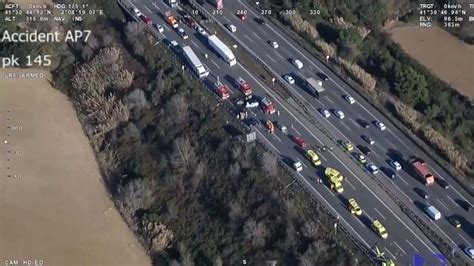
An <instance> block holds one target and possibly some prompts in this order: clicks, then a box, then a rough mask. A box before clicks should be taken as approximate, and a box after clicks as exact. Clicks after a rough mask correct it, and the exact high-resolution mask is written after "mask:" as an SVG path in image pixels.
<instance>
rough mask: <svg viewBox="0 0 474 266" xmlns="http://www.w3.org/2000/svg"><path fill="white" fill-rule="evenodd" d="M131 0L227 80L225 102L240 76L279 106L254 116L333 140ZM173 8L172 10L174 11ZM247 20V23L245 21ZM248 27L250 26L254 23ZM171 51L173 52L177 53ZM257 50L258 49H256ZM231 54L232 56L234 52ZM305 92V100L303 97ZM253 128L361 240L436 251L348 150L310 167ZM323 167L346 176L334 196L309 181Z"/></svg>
mask: <svg viewBox="0 0 474 266" xmlns="http://www.w3.org/2000/svg"><path fill="white" fill-rule="evenodd" d="M132 2H133V3H134V5H135V6H136V7H137V8H139V9H140V10H141V12H143V13H144V14H146V15H147V16H149V17H150V18H151V19H152V20H153V21H154V22H156V23H159V24H161V25H163V26H164V28H165V31H164V33H163V34H162V37H163V38H165V39H167V40H169V41H171V40H177V41H178V42H179V43H180V44H181V45H183V44H186V45H190V46H191V47H192V49H193V50H194V51H195V53H196V54H197V55H198V57H200V59H201V60H202V61H203V62H204V63H205V64H206V65H207V66H208V67H209V69H210V72H211V73H212V75H210V76H209V77H208V78H207V79H206V80H205V83H206V84H207V85H208V86H210V87H213V84H214V82H215V78H216V77H217V76H219V77H220V81H221V82H223V83H225V84H227V85H228V86H229V88H231V89H232V95H231V100H230V101H225V102H226V103H225V104H227V105H230V106H231V105H232V104H231V101H232V99H233V98H235V97H241V92H240V91H239V90H238V89H237V87H236V79H237V77H242V78H244V79H245V80H247V81H248V82H249V83H251V84H252V85H253V88H254V94H255V95H256V96H260V97H263V96H267V97H269V98H270V99H271V100H272V102H273V103H274V104H275V105H276V107H277V109H278V110H279V111H280V112H279V113H280V115H279V116H278V115H277V114H272V115H266V114H263V112H261V110H260V109H258V108H257V109H254V110H249V112H250V113H251V114H252V115H254V117H255V118H257V119H259V120H260V121H265V120H267V119H270V120H272V121H281V122H283V123H285V124H286V126H287V127H288V128H289V132H288V134H289V135H294V136H302V137H303V138H304V139H305V140H306V141H307V142H308V143H309V144H310V145H313V146H314V145H318V146H321V145H328V146H331V145H332V146H333V145H334V144H333V143H332V142H331V141H330V140H329V139H328V138H326V137H325V136H324V135H323V134H322V133H321V132H319V131H318V129H316V128H315V127H314V126H312V125H311V123H310V122H309V121H307V120H306V119H304V117H302V116H300V115H299V114H298V111H297V110H295V109H294V108H293V107H292V105H291V104H290V103H288V102H286V101H285V100H283V99H281V98H280V97H279V96H278V95H275V94H273V93H272V91H271V90H270V89H269V88H268V87H266V86H264V85H263V84H262V83H261V82H260V81H259V80H258V79H256V78H255V77H254V76H253V75H252V74H251V73H249V72H248V71H247V70H246V69H245V68H244V67H242V66H241V65H240V64H237V65H236V66H233V67H230V66H229V65H228V64H227V63H225V62H224V61H223V60H221V59H220V58H219V57H218V56H217V55H216V54H215V53H214V52H213V51H212V49H210V48H209V47H208V45H207V39H206V37H204V36H201V35H200V34H198V33H197V32H195V31H194V30H193V29H190V28H188V27H186V26H183V28H184V29H185V30H186V31H187V32H188V34H189V35H190V38H189V39H187V40H182V39H181V38H180V37H179V36H178V35H177V34H176V32H175V31H174V30H173V29H171V28H170V27H169V26H168V25H166V23H165V22H164V21H163V19H162V18H163V16H162V14H164V12H166V11H173V10H172V9H171V8H170V7H168V6H167V5H166V4H164V3H163V2H161V1H156V2H153V1H132ZM173 12H174V13H175V14H176V12H175V11H173ZM247 22H249V23H250V21H247ZM247 22H246V23H247ZM236 24H237V22H236ZM254 28H256V26H255V25H254ZM239 30H240V28H238V31H239ZM259 35H260V34H259ZM229 45H230V44H229ZM268 48H269V50H266V49H264V50H265V51H267V52H268V51H272V50H270V49H273V48H271V47H270V46H268ZM280 48H281V47H280ZM277 50H278V49H277ZM204 53H207V54H208V58H205V57H204V56H203V54H204ZM177 54H178V55H179V53H177ZM262 55H264V54H263V53H262ZM236 56H237V57H238V55H236ZM274 60H276V59H274ZM270 61H271V60H270ZM281 65H284V63H281ZM290 67H291V65H289V66H288V68H290ZM303 70H305V68H303ZM293 71H294V69H293ZM330 78H331V80H334V79H335V77H333V76H330ZM294 88H295V90H296V89H298V87H294ZM305 97H306V98H308V99H309V97H308V96H305ZM354 97H355V98H356V100H357V102H361V101H362V100H361V99H358V98H357V97H356V95H354ZM328 98H330V97H328ZM333 101H334V100H333ZM362 108H364V107H362ZM349 113H350V112H347V113H346V115H349ZM331 118H334V117H331ZM338 122H340V121H338ZM387 124H388V123H387ZM291 125H292V126H291ZM331 125H332V126H335V127H336V126H337V124H335V125H334V124H331ZM388 126H390V125H388ZM329 129H331V128H329ZM254 130H255V131H256V132H257V135H258V138H259V139H261V140H262V141H263V142H264V143H265V144H266V145H267V146H268V147H270V149H272V150H273V152H275V153H276V154H277V155H278V157H279V158H280V159H281V160H282V161H284V162H290V161H292V160H294V159H299V160H300V161H301V162H303V164H304V170H303V171H302V172H300V173H297V176H298V177H299V178H300V181H301V182H302V183H303V184H304V185H306V187H308V188H309V190H310V191H311V192H312V193H313V194H314V195H315V196H316V197H317V198H318V199H319V200H320V201H321V202H322V203H323V204H325V205H326V206H327V207H328V208H329V209H330V210H331V211H333V212H334V213H335V214H336V215H338V216H339V217H340V218H339V221H338V222H339V223H341V224H343V225H344V226H345V227H346V228H348V229H349V231H350V232H351V234H352V235H353V236H355V237H356V238H358V239H359V240H360V241H362V243H364V244H365V245H366V246H367V247H372V246H373V245H377V246H378V247H380V248H382V250H383V251H385V252H386V254H387V255H388V256H390V257H395V258H396V259H397V260H398V261H399V262H401V263H403V264H410V263H411V262H412V258H413V256H414V255H415V254H420V255H422V256H424V257H426V258H431V257H432V254H433V253H436V252H438V250H437V249H436V248H435V247H434V246H433V244H432V243H431V242H430V241H429V240H428V239H427V238H426V237H425V236H424V235H423V233H422V232H421V231H419V230H418V228H416V226H415V225H414V224H413V223H412V222H411V221H410V220H409V219H408V217H406V216H405V215H404V214H403V213H402V212H401V211H400V209H399V208H398V206H397V205H396V204H395V203H394V202H393V201H392V200H391V199H390V198H389V197H388V196H387V195H386V194H385V193H384V192H383V191H381V190H380V188H378V186H377V185H376V184H375V183H374V182H373V180H372V179H371V178H370V177H369V176H367V173H365V172H364V171H363V170H362V169H361V168H360V167H359V166H358V165H357V164H356V163H355V162H354V161H353V160H351V159H350V158H349V157H348V156H350V155H348V154H346V153H344V152H343V151H342V150H340V149H336V148H335V149H334V150H333V151H327V152H322V153H319V154H320V157H321V160H322V166H321V167H316V168H315V167H313V166H311V164H310V162H309V161H308V160H307V159H305V157H304V155H303V154H302V153H301V152H299V151H298V149H296V148H295V147H296V144H295V143H294V142H293V141H292V140H291V138H289V136H288V135H285V134H283V133H282V132H281V131H277V132H276V133H274V134H270V133H268V132H267V131H266V129H265V128H264V126H263V124H262V123H259V124H258V125H256V126H255V127H254ZM339 130H340V129H339ZM370 130H375V129H370ZM377 133H378V132H377ZM383 133H386V132H383ZM378 142H379V141H378ZM374 161H375V160H374ZM375 162H376V161H375ZM326 166H330V167H333V168H336V169H338V170H339V171H340V172H341V173H342V174H343V175H344V177H345V178H346V179H345V181H344V182H343V185H344V192H343V193H342V194H340V195H339V194H337V193H335V192H334V191H332V190H331V189H330V188H329V187H328V185H327V184H317V183H316V182H315V177H316V176H317V175H318V176H320V177H322V178H323V180H325V178H324V174H323V169H324V167H326ZM351 197H354V198H356V200H357V201H358V203H359V205H360V206H361V207H362V209H363V211H364V214H363V215H362V217H361V218H356V217H355V216H353V215H351V214H350V212H349V211H348V210H347V199H348V198H351ZM373 219H378V220H380V221H381V223H382V224H384V225H385V227H386V228H387V231H388V234H389V237H388V239H387V240H382V239H381V238H380V237H379V236H377V235H376V234H375V233H374V232H373V231H372V229H371V228H370V222H371V221H372V220H373ZM335 222H336V221H335ZM428 261H429V259H428Z"/></svg>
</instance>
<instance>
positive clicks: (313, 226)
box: [301, 220, 319, 239]
mask: <svg viewBox="0 0 474 266" xmlns="http://www.w3.org/2000/svg"><path fill="white" fill-rule="evenodd" d="M301 231H302V233H303V236H305V237H307V238H312V239H316V237H317V236H318V232H319V225H318V224H317V223H316V222H314V221H312V220H309V221H306V222H305V223H304V224H303V226H302V228H301Z"/></svg>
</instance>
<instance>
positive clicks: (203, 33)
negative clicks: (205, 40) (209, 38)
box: [197, 27, 207, 36]
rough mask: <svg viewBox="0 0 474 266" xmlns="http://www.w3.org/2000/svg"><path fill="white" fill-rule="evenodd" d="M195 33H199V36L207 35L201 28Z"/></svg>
mask: <svg viewBox="0 0 474 266" xmlns="http://www.w3.org/2000/svg"><path fill="white" fill-rule="evenodd" d="M197 32H199V34H201V35H202V36H206V35H207V32H206V31H205V30H204V29H203V28H201V27H198V28H197Z"/></svg>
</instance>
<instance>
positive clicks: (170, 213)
mask: <svg viewBox="0 0 474 266" xmlns="http://www.w3.org/2000/svg"><path fill="white" fill-rule="evenodd" d="M166 214H167V217H168V218H169V219H177V218H178V214H179V206H178V204H176V201H174V200H170V201H167V202H166Z"/></svg>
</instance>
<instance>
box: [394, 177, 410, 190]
mask: <svg viewBox="0 0 474 266" xmlns="http://www.w3.org/2000/svg"><path fill="white" fill-rule="evenodd" d="M397 176H398V179H400V180H402V181H403V183H405V185H407V186H408V185H409V184H408V182H407V181H406V180H405V178H403V177H402V176H401V175H397ZM397 176H395V178H396V177H397ZM397 187H398V185H397Z"/></svg>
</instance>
